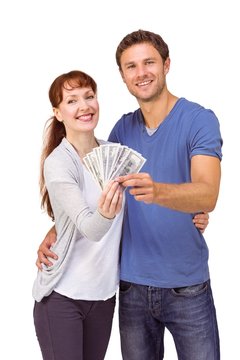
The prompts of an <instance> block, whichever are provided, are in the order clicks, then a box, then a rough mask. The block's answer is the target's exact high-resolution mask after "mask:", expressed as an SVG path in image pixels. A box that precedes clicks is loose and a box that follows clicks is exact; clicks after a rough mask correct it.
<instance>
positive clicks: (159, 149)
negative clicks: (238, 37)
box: [38, 30, 222, 360]
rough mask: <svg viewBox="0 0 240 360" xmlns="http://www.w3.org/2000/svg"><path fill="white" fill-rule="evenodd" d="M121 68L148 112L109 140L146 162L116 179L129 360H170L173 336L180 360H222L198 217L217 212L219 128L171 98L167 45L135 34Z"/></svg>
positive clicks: (123, 329)
mask: <svg viewBox="0 0 240 360" xmlns="http://www.w3.org/2000/svg"><path fill="white" fill-rule="evenodd" d="M116 60H117V64H118V66H119V70H120V73H121V76H122V79H123V81H124V82H125V84H126V86H127V88H128V90H129V92H130V93H131V94H132V95H133V96H135V97H136V99H137V101H138V104H139V106H140V108H139V109H138V110H136V111H135V112H133V113H129V114H127V115H123V116H122V118H121V119H120V120H119V121H118V122H117V124H116V125H115V126H114V128H113V130H112V132H111V134H110V137H109V140H110V141H114V142H120V143H122V144H124V145H128V146H130V147H131V148H133V149H135V150H136V151H138V152H140V153H141V154H142V155H143V156H144V157H145V158H146V159H147V161H146V163H145V165H144V167H143V168H142V171H143V172H142V173H139V174H133V175H128V176H124V177H120V178H118V179H117V180H118V181H119V182H120V183H122V185H123V186H124V187H129V191H127V193H126V202H127V213H126V216H125V221H124V226H123V236H122V255H121V282H120V292H119V294H120V295H119V316H120V318H119V325H120V334H121V348H122V355H123V359H124V360H152V359H163V356H164V329H165V327H166V328H167V329H168V330H169V331H170V332H171V334H172V336H173V338H174V342H175V345H176V350H177V353H178V358H179V359H191V360H193V359H194V360H203V359H204V360H217V359H220V350H219V336H218V328H217V320H216V313H215V307H214V303H213V297H212V292H211V285H210V276H209V269H208V248H207V245H206V243H205V240H204V238H203V235H202V233H201V231H198V230H197V229H196V227H195V226H194V225H193V222H192V218H193V216H194V214H196V213H202V212H210V211H212V210H213V209H214V207H215V205H216V201H217V197H218V192H219V185H220V160H221V156H222V154H221V146H222V140H221V134H220V131H219V123H218V120H217V118H216V116H215V115H214V113H213V112H212V111H211V110H206V109H205V108H203V107H202V106H200V105H198V104H196V103H193V102H190V101H187V100H186V99H184V98H178V97H176V96H174V95H173V94H171V93H170V92H169V91H168V88H167V84H166V75H167V73H168V71H169V68H170V58H169V51H168V46H167V44H166V43H165V42H164V41H163V39H162V38H161V37H160V36H159V35H157V34H154V33H152V32H149V31H143V30H139V31H135V32H133V33H131V34H128V35H127V36H126V37H125V38H124V39H123V40H122V41H121V42H120V44H119V46H118V48H117V52H116ZM48 241H49V240H48ZM45 242H47V240H46V241H45ZM42 250H44V246H43V247H42V248H40V251H39V259H38V265H39V262H40V261H43V262H44V259H43V253H44V254H45V255H49V252H47V250H46V247H45V250H44V251H43V253H42Z"/></svg>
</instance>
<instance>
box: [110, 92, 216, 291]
mask: <svg viewBox="0 0 240 360" xmlns="http://www.w3.org/2000/svg"><path fill="white" fill-rule="evenodd" d="M109 140H110V141H112V142H119V143H121V144H123V145H127V146H129V147H131V148H133V149H135V150H136V151H138V152H139V153H141V154H142V155H143V156H144V157H145V158H146V159H147V161H146V163H145V164H144V166H143V168H142V169H141V171H142V172H147V173H149V174H150V175H151V176H152V178H153V180H154V181H156V182H163V183H174V184H178V183H185V182H191V176H190V161H191V158H192V156H194V155H207V156H215V157H218V158H219V159H221V157H222V153H221V146H222V139H221V134H220V129H219V122H218V119H217V118H216V116H215V114H214V113H213V112H212V111H211V110H207V109H205V108H203V107H202V106H200V105H198V104H196V103H193V102H190V101H188V100H186V99H184V98H180V99H179V100H178V101H177V103H176V104H175V106H174V108H173V109H172V110H171V112H170V113H169V114H168V116H167V117H166V118H165V119H164V121H163V122H162V123H161V124H160V126H159V128H158V129H157V131H156V132H155V133H154V134H153V135H151V136H149V135H148V133H147V130H146V127H145V124H144V121H143V117H142V113H141V110H140V109H138V110H136V111H135V112H133V113H129V114H126V115H123V116H122V118H121V119H120V120H119V121H118V122H117V123H116V125H115V126H114V128H113V130H112V132H111V134H110V136H109ZM126 204H127V207H126V216H125V220H124V224H123V235H122V254H121V279H122V280H125V281H129V282H133V283H137V284H142V285H149V286H157V287H166V288H171V287H179V286H189V285H193V284H197V283H201V282H204V281H206V280H208V279H209V269H208V248H207V245H206V242H205V240H204V237H203V235H202V234H201V232H200V231H199V230H197V228H196V227H195V226H194V224H193V222H192V218H193V216H194V214H188V213H184V212H180V211H175V210H171V209H168V208H165V207H162V206H159V205H155V204H145V203H143V202H138V201H136V200H135V199H134V197H133V196H132V195H130V194H129V193H128V191H127V192H126Z"/></svg>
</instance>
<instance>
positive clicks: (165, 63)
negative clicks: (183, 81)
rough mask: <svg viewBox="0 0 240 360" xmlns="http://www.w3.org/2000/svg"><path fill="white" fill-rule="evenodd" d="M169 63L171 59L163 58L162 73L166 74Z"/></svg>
mask: <svg viewBox="0 0 240 360" xmlns="http://www.w3.org/2000/svg"><path fill="white" fill-rule="evenodd" d="M170 63H171V60H170V58H169V57H168V58H167V59H166V60H165V62H164V65H163V68H164V75H167V73H168V72H169V69H170Z"/></svg>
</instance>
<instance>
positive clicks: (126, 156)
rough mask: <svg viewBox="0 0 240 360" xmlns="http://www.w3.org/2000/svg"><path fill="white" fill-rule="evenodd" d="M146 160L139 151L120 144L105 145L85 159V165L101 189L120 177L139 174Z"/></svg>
mask: <svg viewBox="0 0 240 360" xmlns="http://www.w3.org/2000/svg"><path fill="white" fill-rule="evenodd" d="M145 161H146V159H145V158H144V157H143V156H142V155H141V154H140V153H138V152H137V151H135V150H133V149H131V148H129V147H128V146H125V145H120V144H113V143H109V144H103V145H100V146H99V147H96V148H94V149H93V151H91V152H90V153H88V154H87V155H86V156H85V157H84V158H83V163H84V165H85V166H86V168H87V169H88V171H89V172H90V173H91V174H92V177H93V179H94V180H95V181H96V182H97V184H98V185H99V186H100V188H101V189H103V188H104V186H105V184H106V183H107V182H108V181H110V180H114V179H115V178H116V177H118V176H122V175H128V174H133V173H137V172H139V171H140V170H141V168H142V167H143V165H144V163H145Z"/></svg>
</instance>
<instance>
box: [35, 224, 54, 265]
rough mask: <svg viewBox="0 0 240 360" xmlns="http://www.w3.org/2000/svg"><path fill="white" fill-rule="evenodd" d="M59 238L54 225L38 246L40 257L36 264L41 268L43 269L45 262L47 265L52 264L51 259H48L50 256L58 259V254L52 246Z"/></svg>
mask: <svg viewBox="0 0 240 360" xmlns="http://www.w3.org/2000/svg"><path fill="white" fill-rule="evenodd" d="M56 240H57V233H56V229H55V226H53V227H52V228H51V229H50V230H49V231H48V233H47V234H46V236H45V238H44V239H43V241H42V242H41V244H40V246H39V248H38V252H37V254H38V258H37V261H36V265H37V267H38V269H39V270H42V264H45V265H47V266H51V265H52V263H51V261H49V260H48V258H53V259H57V258H58V257H57V255H56V254H55V253H54V252H53V251H51V250H50V248H51V246H52V245H53V244H54V243H55V242H56Z"/></svg>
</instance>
